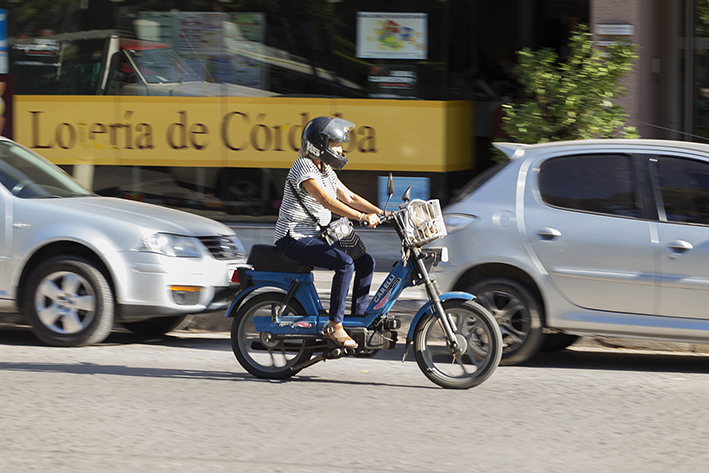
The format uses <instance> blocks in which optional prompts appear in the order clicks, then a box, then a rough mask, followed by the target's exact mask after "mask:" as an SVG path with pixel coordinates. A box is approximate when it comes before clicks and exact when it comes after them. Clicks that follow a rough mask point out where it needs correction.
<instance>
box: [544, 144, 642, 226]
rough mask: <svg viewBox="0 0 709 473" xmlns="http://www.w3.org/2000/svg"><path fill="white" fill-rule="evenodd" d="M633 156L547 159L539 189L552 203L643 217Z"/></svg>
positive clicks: (616, 155) (548, 202)
mask: <svg viewBox="0 0 709 473" xmlns="http://www.w3.org/2000/svg"><path fill="white" fill-rule="evenodd" d="M634 183H635V171H634V169H633V163H632V160H631V157H630V156H627V155H620V154H594V155H581V156H568V157H563V158H554V159H550V160H548V161H545V162H544V164H542V166H541V169H540V171H539V189H540V192H541V195H542V199H543V200H544V202H546V203H547V204H549V205H553V206H556V207H563V208H567V209H572V210H582V211H587V212H598V213H604V214H611V215H621V216H624V217H639V216H640V210H639V206H638V204H637V202H636V198H635V187H634Z"/></svg>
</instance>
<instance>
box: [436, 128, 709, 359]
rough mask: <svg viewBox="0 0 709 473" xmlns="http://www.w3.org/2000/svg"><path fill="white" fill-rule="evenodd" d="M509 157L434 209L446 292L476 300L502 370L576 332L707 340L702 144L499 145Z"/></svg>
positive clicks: (708, 151)
mask: <svg viewBox="0 0 709 473" xmlns="http://www.w3.org/2000/svg"><path fill="white" fill-rule="evenodd" d="M495 145H496V146H497V147H498V148H499V149H500V150H502V151H503V152H504V153H505V154H506V155H507V156H508V157H509V161H506V162H504V163H500V164H498V165H496V166H493V167H492V168H490V169H489V170H487V171H486V172H484V173H483V174H481V175H480V176H478V177H477V178H475V179H473V180H472V181H471V182H470V183H468V184H467V185H466V187H465V188H463V189H462V190H461V192H460V193H459V195H457V197H456V198H455V199H454V200H453V201H452V202H451V203H450V204H449V205H448V206H447V207H446V208H445V209H444V218H445V221H446V226H447V229H448V236H447V237H445V238H444V239H443V240H441V243H440V244H441V245H445V246H447V247H448V249H449V254H450V261H449V262H448V263H441V264H440V265H439V266H438V270H437V272H436V278H437V280H438V282H439V285H440V286H441V288H442V289H443V290H444V291H448V290H466V291H469V292H471V293H473V294H475V295H476V296H477V298H478V301H479V302H481V303H482V304H483V305H484V306H485V307H487V308H488V309H489V310H490V311H491V312H492V313H493V315H494V316H495V317H496V319H497V321H498V323H499V324H500V326H501V329H502V333H503V339H504V340H503V341H504V344H505V349H504V354H503V363H506V364H516V363H521V362H524V361H525V360H527V359H528V358H530V357H531V356H532V355H534V354H535V353H536V352H537V351H538V350H540V349H544V350H559V349H563V348H565V347H567V346H569V345H570V344H571V343H573V342H574V340H576V338H577V336H583V335H602V336H616V337H638V338H646V339H657V340H665V341H683V342H701V343H706V342H707V341H709V146H708V145H704V144H697V143H690V142H681V141H661V140H588V141H565V142H555V143H546V144H537V145H522V144H512V143H496V144H495Z"/></svg>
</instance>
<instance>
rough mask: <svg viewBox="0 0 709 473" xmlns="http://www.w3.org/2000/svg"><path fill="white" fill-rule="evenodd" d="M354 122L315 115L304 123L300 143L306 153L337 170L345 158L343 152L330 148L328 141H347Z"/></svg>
mask: <svg viewBox="0 0 709 473" xmlns="http://www.w3.org/2000/svg"><path fill="white" fill-rule="evenodd" d="M354 127H355V124H354V123H352V122H348V121H347V120H343V119H342V118H330V117H317V118H313V119H312V120H310V121H309V122H308V124H307V125H305V128H304V129H303V136H302V137H301V139H300V144H301V147H302V148H303V150H305V152H306V154H308V155H310V156H312V157H314V158H317V159H319V160H320V161H322V162H324V163H327V164H329V165H330V166H332V168H333V169H334V170H335V171H339V170H340V169H342V168H343V167H345V164H347V158H346V157H345V155H344V154H337V153H335V152H334V151H333V150H332V149H330V143H332V142H339V143H349V142H350V132H351V131H352V130H353V129H354Z"/></svg>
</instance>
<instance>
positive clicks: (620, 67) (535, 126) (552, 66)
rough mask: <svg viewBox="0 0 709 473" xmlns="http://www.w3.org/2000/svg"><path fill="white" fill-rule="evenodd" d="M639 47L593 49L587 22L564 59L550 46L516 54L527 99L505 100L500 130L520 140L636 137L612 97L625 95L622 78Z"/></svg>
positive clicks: (619, 43) (624, 45)
mask: <svg viewBox="0 0 709 473" xmlns="http://www.w3.org/2000/svg"><path fill="white" fill-rule="evenodd" d="M637 48H638V47H637V46H636V45H634V44H632V43H630V42H627V41H616V42H614V43H613V44H612V45H610V46H608V47H607V48H605V51H604V52H601V51H600V50H599V49H596V48H594V47H593V41H592V40H591V33H589V32H588V27H587V26H585V25H581V26H579V27H578V28H577V29H576V30H575V31H574V32H573V33H572V35H571V40H570V42H569V54H568V56H567V59H566V61H564V62H562V61H560V60H559V57H558V55H557V54H556V53H555V52H554V51H552V50H550V49H547V48H545V49H541V50H539V51H531V50H529V49H523V50H521V51H518V52H517V55H518V59H519V62H518V64H517V65H516V66H515V73H516V74H517V80H518V81H519V83H520V84H521V85H522V87H524V90H525V93H526V97H527V99H526V101H524V102H522V103H519V104H505V105H503V107H504V116H503V118H502V120H503V122H502V129H503V130H504V131H505V132H506V133H507V134H508V135H509V137H510V138H511V139H512V140H513V141H516V142H519V143H540V142H548V141H562V140H580V139H592V138H617V137H622V138H638V137H639V135H638V133H637V130H636V129H635V128H634V127H626V126H625V118H626V116H625V111H624V109H623V107H621V106H620V105H617V104H614V103H613V102H612V99H614V98H617V97H621V96H622V95H624V94H625V88H624V87H623V86H621V85H620V83H619V81H620V79H621V78H622V77H623V76H624V75H625V74H626V73H627V72H628V71H629V70H630V69H631V67H632V63H633V60H635V59H636V58H637Z"/></svg>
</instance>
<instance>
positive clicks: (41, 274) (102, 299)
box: [23, 256, 115, 347]
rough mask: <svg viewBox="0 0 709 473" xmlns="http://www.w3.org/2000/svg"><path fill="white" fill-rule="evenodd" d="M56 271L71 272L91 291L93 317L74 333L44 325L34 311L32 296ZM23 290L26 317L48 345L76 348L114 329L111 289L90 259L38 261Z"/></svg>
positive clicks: (59, 258)
mask: <svg viewBox="0 0 709 473" xmlns="http://www.w3.org/2000/svg"><path fill="white" fill-rule="evenodd" d="M58 272H66V273H70V274H74V275H76V276H78V277H80V278H82V279H83V280H84V281H85V282H86V283H87V284H88V287H89V288H90V291H92V292H93V293H94V301H95V308H94V314H93V318H92V319H91V320H90V321H89V322H88V323H87V325H86V326H85V327H84V328H83V329H81V330H79V331H77V332H74V333H61V332H59V331H57V330H54V329H52V328H50V327H49V326H47V325H45V323H44V322H42V320H41V319H40V317H39V315H38V313H37V306H36V305H35V299H36V298H37V297H39V295H38V289H39V287H40V284H42V282H43V281H45V279H46V278H48V277H51V276H52V275H55V274H56V273H58ZM27 281H28V282H27V285H26V287H25V289H24V291H23V308H24V312H25V316H26V317H27V319H28V321H29V323H30V325H31V326H32V328H33V329H34V333H35V335H36V336H37V338H39V339H40V340H41V341H43V342H44V343H46V344H47V345H51V346H58V347H76V346H85V345H93V344H96V343H100V342H102V341H104V340H105V339H106V337H108V335H109V334H110V333H111V330H112V329H113V321H114V311H115V303H114V300H113V292H112V291H111V287H110V286H109V284H108V282H107V281H106V278H105V277H104V275H103V274H102V273H101V271H99V270H98V269H97V268H96V267H95V266H94V265H92V264H91V263H90V262H88V261H86V260H84V259H81V258H79V257H74V256H57V257H54V258H51V259H49V260H47V261H45V262H43V263H41V264H40V265H39V266H37V268H35V269H34V271H33V272H32V273H31V274H30V276H29V278H28V280H27ZM82 288H83V286H82Z"/></svg>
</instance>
